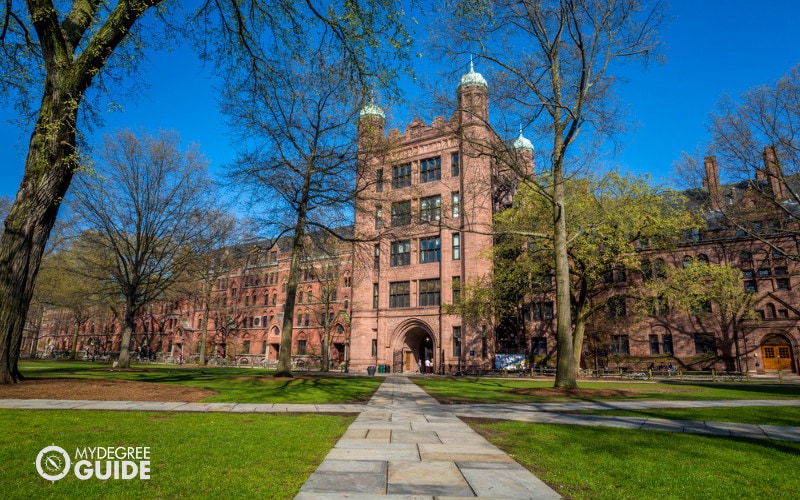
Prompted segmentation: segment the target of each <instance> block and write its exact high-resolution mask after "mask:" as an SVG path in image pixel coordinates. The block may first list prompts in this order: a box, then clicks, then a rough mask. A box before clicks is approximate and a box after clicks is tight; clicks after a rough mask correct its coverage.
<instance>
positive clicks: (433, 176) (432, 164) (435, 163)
mask: <svg viewBox="0 0 800 500" xmlns="http://www.w3.org/2000/svg"><path fill="white" fill-rule="evenodd" d="M441 178H442V158H441V156H437V157H436V158H428V159H427V160H422V161H421V162H419V182H433V181H438V180H439V179H441Z"/></svg>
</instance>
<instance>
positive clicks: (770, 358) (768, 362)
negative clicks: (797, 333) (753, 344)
mask: <svg viewBox="0 0 800 500" xmlns="http://www.w3.org/2000/svg"><path fill="white" fill-rule="evenodd" d="M761 354H762V355H763V357H764V369H765V370H784V371H786V370H791V369H792V353H791V349H789V346H788V345H763V346H761Z"/></svg>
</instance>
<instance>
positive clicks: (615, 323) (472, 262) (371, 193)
mask: <svg viewBox="0 0 800 500" xmlns="http://www.w3.org/2000/svg"><path fill="white" fill-rule="evenodd" d="M457 95H458V108H457V110H456V111H455V112H454V113H453V115H452V116H451V117H450V118H449V119H445V118H442V117H437V118H434V119H433V120H432V122H431V123H430V124H426V123H425V122H423V121H422V120H420V119H415V120H413V121H412V122H411V123H410V124H409V125H408V126H407V127H406V128H405V130H404V131H403V132H400V131H399V130H397V129H392V130H389V131H388V133H386V131H385V126H386V123H385V122H386V119H385V116H384V113H383V111H382V110H381V109H380V108H379V107H378V106H376V105H375V104H370V105H368V106H366V107H365V108H364V109H363V110H362V113H361V116H360V122H359V142H360V148H361V160H360V162H359V165H358V169H359V172H358V175H357V178H358V185H357V186H356V188H357V189H358V191H359V193H360V194H361V196H360V200H359V202H358V205H357V206H356V207H355V218H354V226H353V228H352V231H353V235H354V236H355V239H356V241H358V243H355V244H352V245H351V244H346V243H339V244H338V246H337V247H336V251H335V252H333V255H332V256H331V255H326V256H324V257H322V256H318V257H309V258H307V259H306V261H305V266H304V270H303V274H302V276H301V278H302V279H301V286H300V287H299V290H298V297H297V305H296V311H295V315H294V318H295V325H294V329H293V347H292V353H293V359H294V361H295V362H296V364H297V366H303V365H314V364H316V363H317V362H318V361H319V358H320V356H321V353H322V351H323V349H328V352H329V353H330V357H331V359H332V360H333V366H334V367H337V366H341V364H342V363H343V362H344V361H346V360H349V368H350V370H351V371H353V372H365V371H366V370H367V367H369V366H375V367H379V368H380V369H383V370H389V371H391V372H403V373H409V372H412V373H413V372H416V371H417V370H418V367H419V366H420V365H422V366H423V367H424V365H425V361H426V360H427V361H430V362H431V363H432V365H433V368H432V369H433V370H434V371H435V372H437V373H450V372H454V371H456V370H459V369H462V368H466V367H470V366H475V367H480V368H489V367H492V366H493V365H494V360H495V353H496V352H497V351H498V345H499V344H498V342H497V340H496V339H495V334H494V331H493V329H492V328H491V326H490V325H488V324H485V323H483V322H481V321H476V322H465V321H464V320H462V318H461V317H460V316H459V315H455V314H449V313H448V312H447V310H446V309H447V308H446V305H447V304H451V303H453V302H455V301H457V300H458V297H459V294H460V292H461V287H462V285H464V284H466V283H469V282H474V281H476V280H480V279H481V278H483V277H486V276H487V275H489V274H490V272H491V269H492V262H491V260H490V257H489V254H488V252H487V250H489V249H490V248H491V247H492V244H493V237H492V235H491V234H490V233H491V224H492V215H493V213H495V212H496V211H497V210H501V209H502V208H503V206H505V205H506V204H507V203H509V201H510V195H511V194H512V193H513V191H512V190H510V189H509V188H508V186H509V183H508V182H505V180H504V176H505V175H506V174H505V173H504V172H503V171H501V170H502V169H501V168H500V167H499V166H498V165H497V162H495V161H493V160H492V159H491V156H490V155H486V154H482V148H483V147H485V145H486V144H491V141H492V140H493V139H492V137H493V136H492V132H491V128H490V125H489V105H488V85H487V83H486V81H485V80H484V79H483V77H482V76H481V75H480V74H478V73H476V72H475V71H474V70H473V69H472V68H470V72H469V73H467V74H465V75H464V76H463V77H462V79H461V82H460V85H459V86H458V88H457ZM376 145H378V146H376ZM512 146H513V149H515V150H516V153H515V154H519V155H521V156H522V158H523V159H524V161H525V162H527V163H528V164H529V165H530V168H533V147H532V145H531V143H530V141H528V140H527V139H525V138H524V137H522V134H521V133H520V136H519V137H518V138H517V140H516V141H514V143H513V144H512ZM756 177H757V179H756V182H760V183H762V184H763V185H765V186H766V187H768V188H769V190H770V191H771V192H772V193H774V194H775V195H776V197H778V199H783V198H785V197H786V192H785V188H784V185H783V184H782V183H783V182H784V181H783V179H782V178H781V176H780V172H779V167H778V165H777V162H776V161H775V158H774V155H771V154H770V152H769V151H767V154H766V155H765V163H764V168H763V170H762V171H760V172H759V173H758V174H757V176H756ZM751 187H752V184H748V183H740V184H737V185H722V184H720V181H719V175H718V172H717V166H716V162H715V160H714V159H713V158H708V159H707V160H706V182H705V187H704V188H703V189H698V190H694V191H689V192H688V194H689V195H690V196H692V197H693V198H694V199H696V201H697V209H698V210H703V211H704V212H705V213H706V221H707V227H706V228H705V229H704V230H701V231H699V232H690V233H689V234H687V236H686V240H685V241H684V242H683V243H682V244H681V245H680V246H679V248H678V249H677V250H674V251H671V252H668V253H665V252H657V251H653V250H649V249H642V251H641V254H642V258H643V259H648V260H649V261H650V262H651V264H652V269H653V272H655V273H659V272H660V271H659V269H663V268H664V266H682V265H686V264H687V263H689V262H691V261H693V260H703V261H707V262H709V263H729V264H735V265H737V266H739V268H740V269H741V270H742V286H743V287H745V288H746V289H747V290H749V291H751V292H752V293H754V294H756V297H757V302H756V305H755V308H756V310H757V311H758V313H759V316H758V317H757V319H754V320H747V321H745V322H743V323H742V324H741V325H739V327H738V329H737V331H736V333H735V335H733V336H732V335H730V334H729V333H726V332H725V331H723V329H722V328H720V326H719V325H718V324H715V323H714V322H712V321H709V320H708V317H709V316H702V315H699V316H689V315H686V314H684V313H680V312H678V311H676V310H671V309H670V308H669V307H668V304H655V306H654V307H653V308H652V312H651V313H650V314H649V315H648V316H647V317H645V318H644V319H642V318H641V317H634V315H633V314H632V311H633V309H634V304H633V303H632V300H633V299H631V298H622V299H620V300H619V301H616V302H615V307H614V308H613V311H612V310H611V309H609V311H608V312H601V313H598V314H597V315H596V317H595V320H594V321H592V322H591V324H590V325H589V328H588V331H587V339H586V341H585V344H584V345H585V349H584V351H585V352H584V355H585V356H584V360H583V365H584V366H585V367H587V368H594V367H595V366H597V367H605V368H612V369H613V368H617V367H630V368H633V367H638V368H644V367H647V366H649V365H651V364H653V365H655V366H659V365H667V364H673V365H674V366H676V367H677V368H683V369H700V368H702V369H707V368H717V369H725V370H742V371H749V372H758V371H763V370H778V369H780V370H791V371H794V372H797V371H798V365H799V364H800V363H798V352H799V351H800V349H799V348H798V347H799V346H800V284H799V283H798V281H797V280H798V266H797V263H796V259H793V258H791V257H790V256H797V255H799V254H800V248H798V243H797V239H796V236H795V233H796V229H797V228H796V227H794V226H796V223H794V222H793V221H792V220H789V219H790V218H786V217H777V216H776V215H775V213H776V212H775V211H765V212H761V214H762V215H760V216H757V217H751V219H750V221H749V222H748V224H749V227H748V228H747V229H748V231H743V230H742V228H738V229H737V228H736V227H733V226H731V224H730V223H726V222H725V220H724V217H722V209H724V208H726V207H728V206H733V205H737V206H738V205H742V206H747V205H748V204H752V199H751V197H750V196H749V195H748V190H749V189H751ZM796 205H797V203H793V202H790V201H785V202H784V207H783V208H784V209H785V210H784V213H794V214H800V208H798V207H797V206H796ZM790 226H791V227H790ZM754 234H755V235H756V236H755V237H754V236H753V235H754ZM275 243H276V242H267V243H265V242H261V243H260V244H258V245H252V246H248V247H237V248H234V249H231V251H230V252H229V256H228V258H227V259H226V262H225V263H223V264H224V265H223V267H221V268H220V269H222V272H221V273H220V274H219V277H218V278H217V279H216V280H215V281H214V283H213V286H212V290H211V294H210V297H211V300H210V303H209V305H210V307H209V311H210V317H209V325H208V338H209V342H208V344H209V349H208V354H209V356H210V358H211V359H212V360H213V359H215V358H216V357H220V358H222V357H225V358H228V359H230V360H236V361H237V362H240V363H261V362H263V361H264V360H267V362H268V363H269V362H271V361H274V360H276V359H277V356H278V349H279V343H280V334H281V327H282V321H283V314H284V311H283V304H284V302H285V298H286V297H285V286H286V281H287V274H288V269H289V260H288V259H289V249H288V248H283V247H281V244H280V243H281V242H277V244H275ZM610 276H611V279H612V284H611V286H610V288H611V292H612V293H614V291H615V290H616V291H618V292H625V291H626V290H628V289H630V288H631V287H632V286H633V285H636V284H637V283H639V282H640V280H641V279H642V277H641V276H640V275H638V274H637V273H634V272H625V270H624V269H618V270H614V272H613V273H612V274H611V275H610ZM202 290H203V286H202V285H199V284H198V287H197V291H196V292H195V293H193V294H189V295H185V296H182V297H179V298H176V299H175V300H171V301H165V302H163V303H160V304H154V305H153V306H152V307H150V308H148V309H147V310H145V311H143V312H142V314H141V315H140V319H139V327H138V329H137V332H136V334H135V335H134V345H133V346H132V348H133V349H134V350H136V351H137V352H139V353H141V355H143V356H153V355H155V354H158V355H159V356H160V357H162V358H168V359H172V360H176V359H184V360H187V361H188V360H191V359H192V358H194V357H196V355H197V352H198V348H199V338H200V334H201V331H202V328H203V304H204V303H205V299H204V298H203V296H204V295H203V294H202ZM621 295H624V294H621ZM711 307H712V311H711V312H712V313H713V312H714V309H713V308H714V307H715V305H714V304H712V305H711ZM524 309H525V311H527V314H521V315H520V316H521V323H520V324H521V325H522V326H521V328H522V329H523V330H524V332H523V335H522V337H523V338H524V339H525V340H524V347H522V348H521V351H523V352H520V354H524V355H526V356H527V357H528V359H529V361H530V362H532V363H534V364H539V365H547V364H550V365H553V364H554V362H555V347H556V343H555V335H554V328H553V326H554V325H553V322H554V318H555V310H554V304H553V300H552V297H548V296H547V295H544V296H541V297H535V298H534V297H531V304H528V305H526V307H525V308H524ZM703 318H706V319H703ZM38 321H41V325H40V326H39V325H37V324H36V322H38ZM76 331H77V333H78V335H75V333H76ZM326 331H328V332H329V333H330V335H331V341H330V345H328V346H325V345H324V343H323V339H324V336H325V332H326ZM35 332H38V338H39V340H38V342H35V341H34V339H35V338H36V335H37V334H36V333H35ZM117 333H118V323H117V322H116V321H115V320H114V319H113V316H111V315H109V314H102V315H101V314H98V315H96V317H93V318H92V319H90V320H89V321H87V322H85V323H83V324H82V325H81V326H80V327H79V328H77V327H76V326H75V322H74V321H72V322H70V315H69V313H66V312H65V311H59V310H49V311H45V312H44V313H43V315H41V316H38V317H37V318H36V321H34V322H32V323H31V328H29V331H28V334H27V335H26V337H25V344H24V345H23V352H29V353H31V354H36V353H38V355H40V356H42V355H51V354H52V353H53V352H54V351H55V352H57V353H62V354H63V353H64V352H67V351H68V350H69V349H70V348H71V347H72V346H73V345H75V346H76V347H77V350H78V351H79V352H84V353H97V354H99V355H102V354H103V353H113V352H114V351H116V350H118V341H119V340H118V335H117ZM76 342H77V343H76Z"/></svg>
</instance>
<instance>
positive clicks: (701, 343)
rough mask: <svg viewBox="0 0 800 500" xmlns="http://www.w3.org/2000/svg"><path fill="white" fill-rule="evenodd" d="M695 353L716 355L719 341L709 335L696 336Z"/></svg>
mask: <svg viewBox="0 0 800 500" xmlns="http://www.w3.org/2000/svg"><path fill="white" fill-rule="evenodd" d="M694 351H695V353H697V354H716V353H717V339H716V338H715V337H714V336H713V335H710V334H708V333H697V334H695V336H694Z"/></svg>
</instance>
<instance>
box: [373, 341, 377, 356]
mask: <svg viewBox="0 0 800 500" xmlns="http://www.w3.org/2000/svg"><path fill="white" fill-rule="evenodd" d="M377 355H378V339H372V356H373V357H375V356H377Z"/></svg>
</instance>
